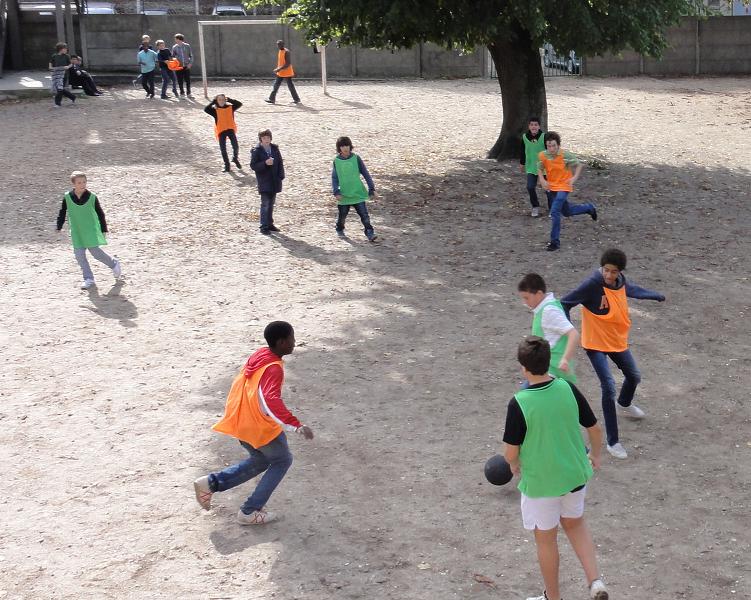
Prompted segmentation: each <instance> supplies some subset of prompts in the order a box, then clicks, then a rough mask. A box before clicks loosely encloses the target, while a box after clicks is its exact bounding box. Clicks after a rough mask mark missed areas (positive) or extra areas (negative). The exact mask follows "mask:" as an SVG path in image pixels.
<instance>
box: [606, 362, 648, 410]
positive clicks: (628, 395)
mask: <svg viewBox="0 0 751 600" xmlns="http://www.w3.org/2000/svg"><path fill="white" fill-rule="evenodd" d="M610 359H611V360H612V361H613V362H614V363H615V366H616V367H618V368H619V369H620V370H621V373H623V377H624V380H623V386H621V391H620V394H618V404H620V405H621V406H631V401H632V400H633V399H634V394H636V386H637V385H639V383H640V382H641V373H640V372H639V368H638V367H637V366H636V361H635V360H634V357H633V355H632V354H631V350H624V351H623V352H613V353H611V354H610Z"/></svg>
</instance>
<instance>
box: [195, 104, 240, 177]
mask: <svg viewBox="0 0 751 600" xmlns="http://www.w3.org/2000/svg"><path fill="white" fill-rule="evenodd" d="M242 105H243V103H242V102H240V101H239V100H233V99H232V98H229V97H227V96H226V95H225V94H218V95H217V96H216V97H215V98H214V99H213V100H212V101H211V102H209V103H208V104H207V105H206V108H204V109H203V110H204V112H205V113H207V114H209V115H211V116H212V117H214V135H215V136H216V139H217V140H219V150H220V151H221V153H222V160H224V169H222V171H223V172H224V173H229V171H231V169H230V167H229V156H227V138H229V141H230V143H231V144H232V162H233V163H235V166H236V167H237V168H238V169H242V168H243V167H242V165H241V164H240V161H239V160H238V159H237V154H238V152H239V151H240V146H239V145H238V143H237V135H236V133H235V132H236V131H237V123H235V111H236V110H237V109H238V108H240V107H241V106H242Z"/></svg>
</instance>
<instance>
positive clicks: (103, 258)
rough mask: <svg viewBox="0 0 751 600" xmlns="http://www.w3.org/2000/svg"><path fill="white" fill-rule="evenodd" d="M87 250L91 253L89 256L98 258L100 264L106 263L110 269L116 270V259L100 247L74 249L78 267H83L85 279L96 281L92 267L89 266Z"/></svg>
mask: <svg viewBox="0 0 751 600" xmlns="http://www.w3.org/2000/svg"><path fill="white" fill-rule="evenodd" d="M87 250H88V251H89V254H91V256H93V257H94V258H96V259H97V260H98V261H99V262H100V263H104V264H105V265H107V266H108V267H109V268H110V269H112V268H114V266H115V259H114V258H112V257H111V256H110V255H109V254H107V253H106V252H105V251H104V250H102V249H101V248H100V247H99V246H92V247H91V248H73V254H74V255H75V257H76V262H78V266H79V267H81V271H82V272H83V278H84V279H91V280H92V281H93V280H94V273H92V272H91V265H89V260H88V259H87V258H86V251H87Z"/></svg>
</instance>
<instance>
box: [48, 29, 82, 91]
mask: <svg viewBox="0 0 751 600" xmlns="http://www.w3.org/2000/svg"><path fill="white" fill-rule="evenodd" d="M55 50H56V52H55V54H53V55H52V58H50V65H49V67H50V71H52V93H53V94H55V106H61V105H62V103H63V96H65V97H66V98H68V100H70V101H71V103H73V102H75V101H76V97H75V96H74V95H73V94H71V93H70V92H69V91H68V90H66V89H65V75H66V73H67V72H68V69H70V66H71V62H70V56H68V44H66V43H65V42H58V43H57V44H55Z"/></svg>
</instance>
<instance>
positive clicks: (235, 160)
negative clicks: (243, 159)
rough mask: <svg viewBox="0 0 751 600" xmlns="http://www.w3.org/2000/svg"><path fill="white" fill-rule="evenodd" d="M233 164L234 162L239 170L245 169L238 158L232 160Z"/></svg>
mask: <svg viewBox="0 0 751 600" xmlns="http://www.w3.org/2000/svg"><path fill="white" fill-rule="evenodd" d="M232 162H233V163H235V166H236V167H237V168H238V169H242V168H243V166H242V165H241V164H240V161H239V160H237V158H236V157H235V158H233V159H232Z"/></svg>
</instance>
